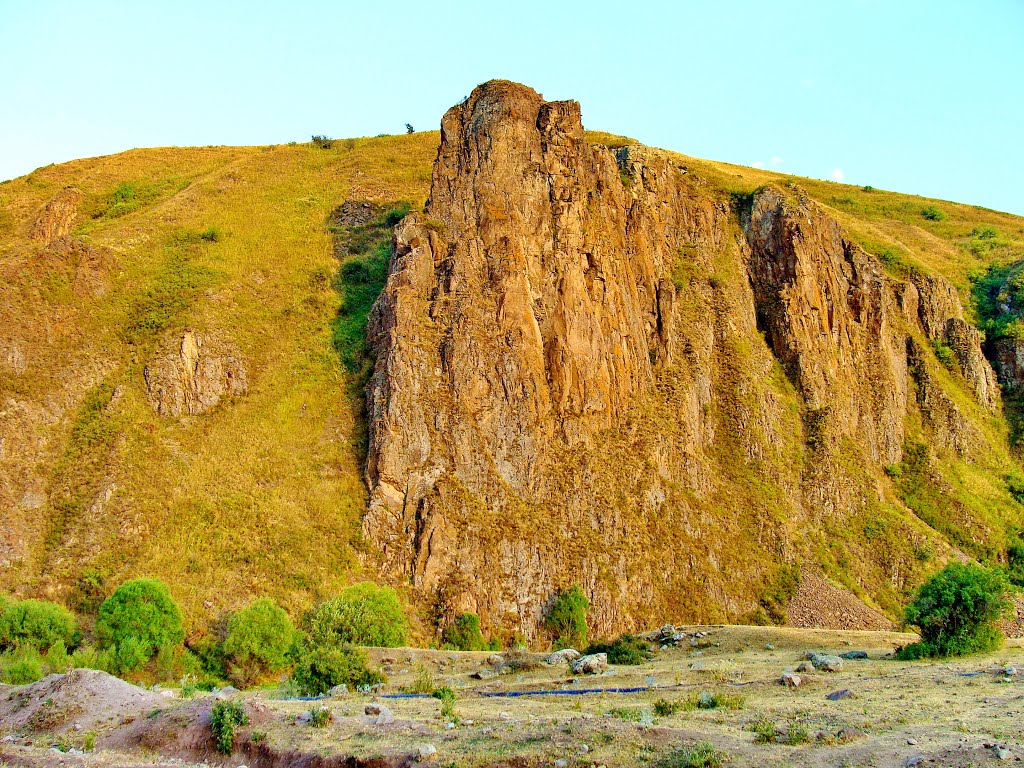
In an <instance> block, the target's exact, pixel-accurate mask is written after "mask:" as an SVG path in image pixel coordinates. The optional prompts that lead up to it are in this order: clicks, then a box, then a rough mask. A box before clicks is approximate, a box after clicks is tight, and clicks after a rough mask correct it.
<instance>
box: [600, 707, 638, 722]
mask: <svg viewBox="0 0 1024 768" xmlns="http://www.w3.org/2000/svg"><path fill="white" fill-rule="evenodd" d="M608 714H609V715H611V716H612V717H617V718H619V720H625V721H626V722H627V723H639V722H640V721H641V720H643V717H644V712H643V710H642V709H640V708H639V707H615V708H614V709H611V710H609V712H608Z"/></svg>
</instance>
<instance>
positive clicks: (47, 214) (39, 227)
mask: <svg viewBox="0 0 1024 768" xmlns="http://www.w3.org/2000/svg"><path fill="white" fill-rule="evenodd" d="M84 198H85V195H83V194H82V193H81V192H80V191H79V190H77V189H75V188H74V187H67V188H66V189H62V190H61V191H60V192H58V193H57V194H56V195H54V196H53V197H52V198H50V200H49V201H48V202H47V203H46V207H45V208H43V210H42V211H41V212H40V214H39V215H38V216H37V217H36V220H35V221H34V222H33V224H32V233H31V237H32V239H33V240H34V241H35V242H37V243H44V244H45V243H49V242H51V241H53V240H56V239H57V238H60V237H64V236H66V235H68V234H69V233H70V232H71V228H72V226H74V222H75V217H76V216H77V215H78V207H79V206H80V205H81V204H82V200H83V199H84Z"/></svg>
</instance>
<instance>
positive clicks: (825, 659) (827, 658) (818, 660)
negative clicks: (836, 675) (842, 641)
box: [810, 653, 843, 672]
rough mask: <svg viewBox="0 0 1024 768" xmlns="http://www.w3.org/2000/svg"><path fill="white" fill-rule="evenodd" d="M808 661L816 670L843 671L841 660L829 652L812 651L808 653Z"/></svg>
mask: <svg viewBox="0 0 1024 768" xmlns="http://www.w3.org/2000/svg"><path fill="white" fill-rule="evenodd" d="M810 662H811V664H813V665H814V668H815V669H817V670H822V671H825V672H842V671H843V660H842V659H841V658H839V657H838V656H834V655H832V654H830V653H812V654H810Z"/></svg>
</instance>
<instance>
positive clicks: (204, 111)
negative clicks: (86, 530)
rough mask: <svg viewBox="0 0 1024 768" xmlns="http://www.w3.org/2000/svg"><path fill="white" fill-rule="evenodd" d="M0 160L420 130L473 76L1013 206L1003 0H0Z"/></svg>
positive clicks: (763, 151) (752, 158)
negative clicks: (647, 0)
mask: <svg viewBox="0 0 1024 768" xmlns="http://www.w3.org/2000/svg"><path fill="white" fill-rule="evenodd" d="M0 68H2V69H0V71H2V75H0V105H2V111H0V178H11V177H14V176H18V175H21V174H24V173H27V172H29V171H31V170H32V169H33V168H35V167H37V166H40V165H46V164H48V163H51V162H61V161H64V160H69V159H72V158H76V157H85V156H92V155H98V154H107V153H111V152H117V151H120V150H123V149H128V148H131V147H148V146H165V145H206V144H270V143H283V142H287V141H295V140H297V141H308V140H309V136H310V135H311V134H314V133H317V134H327V135H330V136H333V137H347V136H362V135H375V134H378V133H400V132H401V131H402V130H403V126H404V124H405V123H406V122H409V123H412V124H413V125H414V126H415V127H416V128H417V130H427V129H433V128H436V127H437V125H438V123H439V120H440V118H441V115H442V114H443V113H444V111H445V109H447V108H448V107H449V106H451V105H452V104H454V103H455V102H457V101H458V100H459V99H461V98H462V97H463V96H465V95H466V94H468V93H469V91H470V90H472V88H473V86H475V85H476V84H477V83H480V82H482V81H484V80H487V79H490V78H493V77H501V78H507V79H511V80H518V81H520V82H523V83H526V84H528V85H530V86H532V87H534V88H536V89H537V90H538V91H540V92H541V93H542V94H544V96H545V97H546V98H548V99H566V98H572V99H577V100H578V101H580V102H581V103H582V105H583V119H584V123H585V125H586V126H587V127H588V128H595V129H601V130H607V131H613V132H616V133H623V134H627V135H629V136H632V137H634V138H637V139H639V140H640V141H643V142H645V143H647V144H652V145H655V146H660V147H667V148H670V149H674V150H678V151H680V152H685V153H687V154H690V155H696V156H698V157H708V158H714V159H717V160H725V161H729V162H734V163H740V164H744V165H753V164H755V163H761V164H763V165H764V166H765V167H769V168H776V169H779V170H783V171H786V172H788V173H793V174H797V175H802V176H813V177H817V178H832V177H835V178H843V179H845V180H846V181H848V182H850V183H854V184H871V185H873V186H875V187H878V188H885V189H893V190H898V191H901V192H910V193H916V194H922V195H928V196H932V197H939V198H944V199H951V200H958V201H962V202H968V203H975V204H978V205H984V206H987V207H991V208H997V209H1000V210H1007V211H1012V212H1014V213H1019V214H1024V151H1022V146H1021V144H1022V141H1024V86H1022V77H1024V0H973V1H972V2H965V0H844V1H842V2H840V1H838V0H836V1H831V0H813V1H812V0H808V1H806V2H803V1H797V0H773V1H771V2H766V1H765V0H754V1H749V0H729V1H728V2H665V3H644V2H632V3H628V2H627V3H623V2H619V3H603V2H600V1H599V0H593V1H592V2H588V3H568V2H562V3H560V2H556V0H548V2H533V1H532V0H517V1H515V2H505V3H501V2H472V3H471V2H452V3H444V2H427V1H426V0H419V1H418V2H404V1H401V0H389V1H388V2H381V0H360V1H359V2H318V1H317V0H307V1H306V2H292V3H285V2H260V0H249V2H215V1H214V0H208V1H207V2H193V1H191V0H177V1H176V2H162V1H158V0H151V1H150V2H141V1H140V2H101V1H99V0H97V1H95V2H88V1H87V0H78V2H58V1H56V0H21V1H18V0H0Z"/></svg>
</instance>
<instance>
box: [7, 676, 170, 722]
mask: <svg viewBox="0 0 1024 768" xmlns="http://www.w3.org/2000/svg"><path fill="white" fill-rule="evenodd" d="M4 694H5V695H2V698H0V723H2V724H3V726H4V728H5V729H6V730H12V731H13V730H18V731H21V730H26V731H46V732H48V733H57V732H61V731H64V730H66V729H68V728H71V727H72V726H76V725H77V726H79V727H80V728H81V729H83V730H90V729H95V728H98V727H100V726H101V725H105V724H108V723H116V722H121V721H123V720H124V719H125V718H128V717H136V716H138V715H142V714H145V713H146V712H149V711H152V710H153V709H155V708H157V707H159V706H161V705H164V704H166V702H167V700H166V699H165V698H163V697H162V696H160V695H158V694H155V693H151V692H149V691H145V690H143V689H142V688H137V687H136V686H134V685H132V684H131V683H126V682H125V681H124V680H119V679H118V678H116V677H112V676H111V675H108V674H107V673H106V672H99V671H97V670H93V669H75V670H72V671H71V672H68V673H67V674H64V675H49V676H48V677H44V678H43V679H42V680H39V681H38V682H35V683H32V684H31V685H25V686H20V687H17V688H12V689H10V690H9V691H5V692H4Z"/></svg>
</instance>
